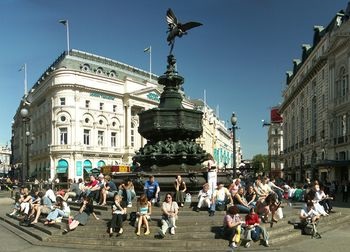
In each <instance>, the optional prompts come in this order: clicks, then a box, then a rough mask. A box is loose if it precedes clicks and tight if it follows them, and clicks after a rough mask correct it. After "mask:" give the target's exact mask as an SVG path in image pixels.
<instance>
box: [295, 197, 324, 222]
mask: <svg viewBox="0 0 350 252" xmlns="http://www.w3.org/2000/svg"><path fill="white" fill-rule="evenodd" d="M299 217H300V220H301V222H302V223H307V222H308V221H311V223H316V222H317V221H318V220H319V219H320V215H319V214H318V212H317V211H316V210H315V207H314V203H313V202H311V201H309V202H307V203H306V207H304V208H302V209H301V211H300V216H299Z"/></svg>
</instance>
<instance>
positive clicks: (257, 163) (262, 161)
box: [252, 154, 270, 173]
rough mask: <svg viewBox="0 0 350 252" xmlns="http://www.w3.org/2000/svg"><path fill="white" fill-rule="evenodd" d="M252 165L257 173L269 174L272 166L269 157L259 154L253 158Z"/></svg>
mask: <svg viewBox="0 0 350 252" xmlns="http://www.w3.org/2000/svg"><path fill="white" fill-rule="evenodd" d="M252 165H253V168H254V170H255V172H258V173H259V172H265V173H267V172H269V171H270V164H269V156H268V155H263V154H257V155H255V156H254V157H253V160H252Z"/></svg>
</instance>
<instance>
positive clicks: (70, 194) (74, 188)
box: [63, 178, 81, 201]
mask: <svg viewBox="0 0 350 252" xmlns="http://www.w3.org/2000/svg"><path fill="white" fill-rule="evenodd" d="M68 186H69V188H68V189H67V191H66V193H65V194H64V196H63V200H64V201H68V199H69V198H70V199H77V198H79V196H80V194H81V190H80V188H79V184H78V183H76V182H74V181H73V179H71V178H70V179H68Z"/></svg>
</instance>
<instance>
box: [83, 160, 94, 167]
mask: <svg viewBox="0 0 350 252" xmlns="http://www.w3.org/2000/svg"><path fill="white" fill-rule="evenodd" d="M83 167H84V168H92V163H91V161H90V160H85V161H84V164H83Z"/></svg>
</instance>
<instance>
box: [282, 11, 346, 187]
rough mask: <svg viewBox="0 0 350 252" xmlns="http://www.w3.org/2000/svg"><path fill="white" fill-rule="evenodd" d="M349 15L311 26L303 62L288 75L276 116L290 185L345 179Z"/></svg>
mask: <svg viewBox="0 0 350 252" xmlns="http://www.w3.org/2000/svg"><path fill="white" fill-rule="evenodd" d="M349 14H350V13H347V12H345V13H344V12H343V11H342V12H339V13H337V14H336V15H335V17H334V18H333V19H332V20H331V22H330V23H329V24H328V26H327V27H325V28H324V27H322V26H315V27H314V36H313V45H302V58H301V60H294V69H293V72H290V73H287V86H286V89H285V91H284V94H283V103H282V105H281V108H280V112H281V114H282V117H283V124H284V125H283V132H284V139H283V141H284V152H283V153H284V154H283V158H284V163H285V166H286V171H288V176H290V178H291V179H293V180H297V181H303V180H304V178H307V177H309V178H312V179H314V178H317V179H320V180H323V181H325V180H326V179H327V180H337V181H339V182H340V181H342V180H349V169H350V161H349V160H350V154H349V153H350V134H349V132H350V92H349V72H350V56H349V55H350V44H349V38H350V33H349V30H350V21H349Z"/></svg>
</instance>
